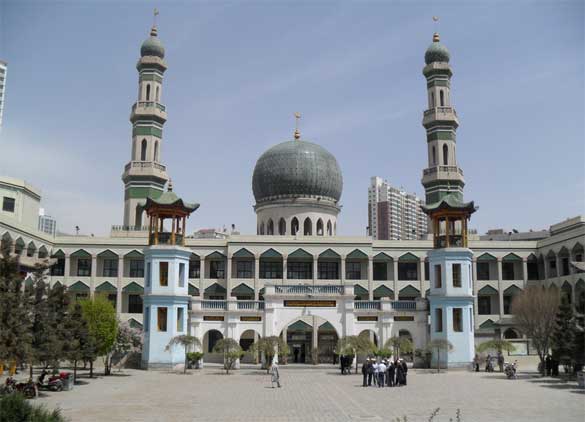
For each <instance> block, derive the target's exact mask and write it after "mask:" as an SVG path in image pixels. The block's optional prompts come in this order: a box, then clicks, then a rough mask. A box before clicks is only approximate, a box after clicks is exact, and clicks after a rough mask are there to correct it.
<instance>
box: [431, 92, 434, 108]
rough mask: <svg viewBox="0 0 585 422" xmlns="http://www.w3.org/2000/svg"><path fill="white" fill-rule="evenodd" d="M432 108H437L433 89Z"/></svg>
mask: <svg viewBox="0 0 585 422" xmlns="http://www.w3.org/2000/svg"><path fill="white" fill-rule="evenodd" d="M431 108H435V93H434V92H432V91H431Z"/></svg>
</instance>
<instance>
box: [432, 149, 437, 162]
mask: <svg viewBox="0 0 585 422" xmlns="http://www.w3.org/2000/svg"><path fill="white" fill-rule="evenodd" d="M432 159H433V165H434V166H435V165H437V150H436V148H435V146H434V145H433V152H432Z"/></svg>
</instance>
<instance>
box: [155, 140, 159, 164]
mask: <svg viewBox="0 0 585 422" xmlns="http://www.w3.org/2000/svg"><path fill="white" fill-rule="evenodd" d="M154 161H156V162H157V163H158V141H156V142H155V143H154Z"/></svg>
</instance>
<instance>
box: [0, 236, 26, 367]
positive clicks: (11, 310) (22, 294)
mask: <svg viewBox="0 0 585 422" xmlns="http://www.w3.org/2000/svg"><path fill="white" fill-rule="evenodd" d="M0 253H1V257H0V361H4V362H6V363H9V364H10V363H14V362H26V361H28V360H29V359H30V357H31V351H32V348H31V343H32V336H31V326H32V315H31V309H32V303H31V295H32V290H31V289H30V288H26V289H23V281H22V279H21V277H20V275H19V273H18V259H17V258H14V257H11V256H10V245H9V244H7V243H5V244H4V248H3V249H2V251H0Z"/></svg>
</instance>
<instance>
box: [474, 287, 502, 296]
mask: <svg viewBox="0 0 585 422" xmlns="http://www.w3.org/2000/svg"><path fill="white" fill-rule="evenodd" d="M477 294H478V295H497V294H498V291H497V290H496V289H494V288H493V287H492V286H483V287H482V288H481V289H479V291H478V292H477Z"/></svg>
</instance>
